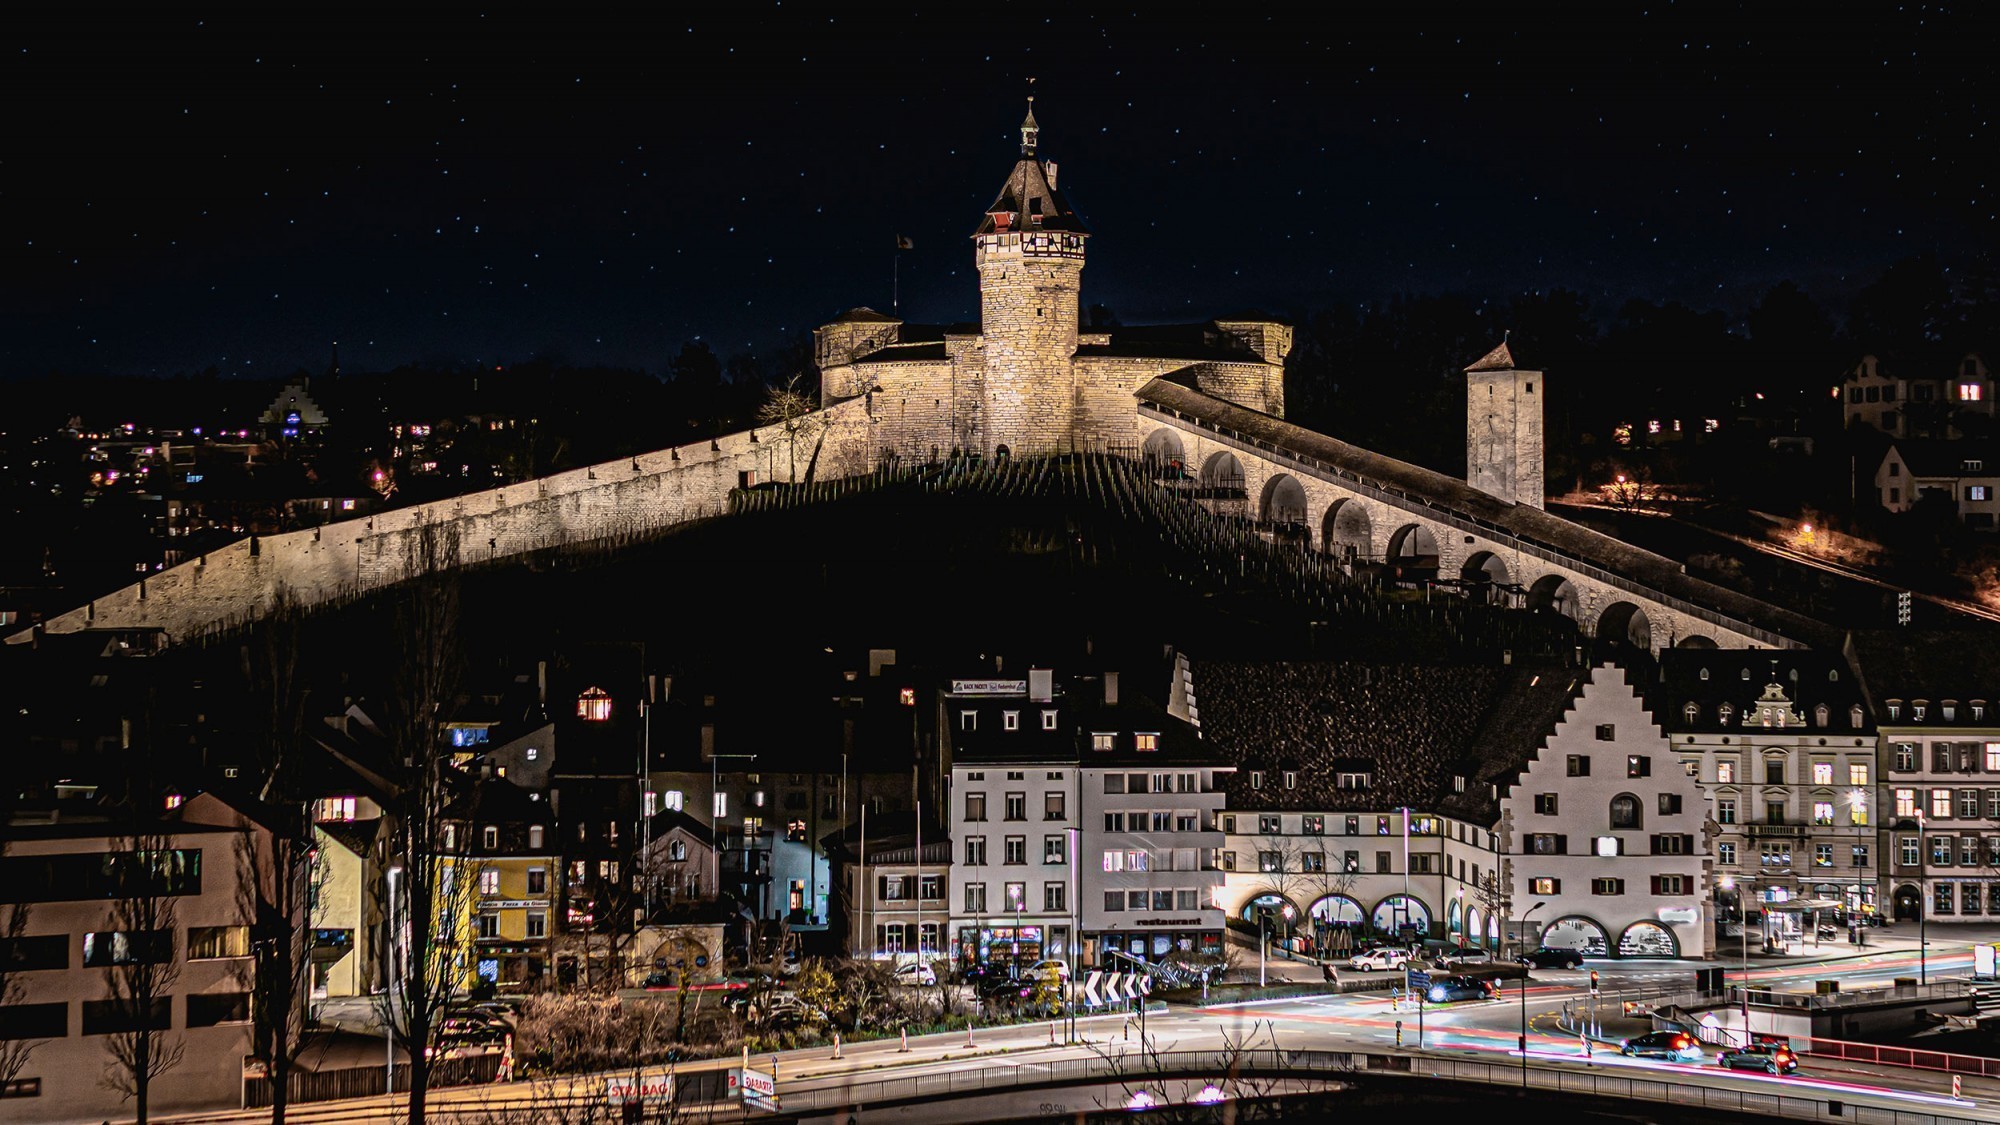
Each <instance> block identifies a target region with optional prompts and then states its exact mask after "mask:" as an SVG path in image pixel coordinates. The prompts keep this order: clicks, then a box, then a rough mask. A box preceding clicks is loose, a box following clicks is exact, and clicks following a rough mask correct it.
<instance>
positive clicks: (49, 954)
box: [0, 934, 69, 972]
mask: <svg viewBox="0 0 2000 1125" xmlns="http://www.w3.org/2000/svg"><path fill="white" fill-rule="evenodd" d="M67 968H69V935H68V934H47V935H43V936H39V937H24V938H0V969H5V970H9V971H15V970H18V971H21V972H31V971H33V970H35V969H67Z"/></svg>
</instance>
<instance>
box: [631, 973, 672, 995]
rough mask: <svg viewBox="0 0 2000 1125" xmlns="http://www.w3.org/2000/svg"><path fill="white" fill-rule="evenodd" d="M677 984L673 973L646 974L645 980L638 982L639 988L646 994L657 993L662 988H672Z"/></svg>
mask: <svg viewBox="0 0 2000 1125" xmlns="http://www.w3.org/2000/svg"><path fill="white" fill-rule="evenodd" d="M679 984H680V981H679V980H678V979H676V978H675V976H674V974H673V973H647V974H646V979H645V980H643V981H640V982H639V987H640V988H643V989H645V990H647V991H648V992H658V991H659V990H661V989H663V988H674V987H676V986H678V985H679Z"/></svg>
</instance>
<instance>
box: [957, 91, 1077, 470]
mask: <svg viewBox="0 0 2000 1125" xmlns="http://www.w3.org/2000/svg"><path fill="white" fill-rule="evenodd" d="M1029 90H1030V92H1029V95H1028V116H1027V118H1026V119H1025V120H1023V121H1022V122H1021V156H1020V159H1019V160H1018V161H1016V162H1015V164H1014V168H1013V171H1011V172H1010V173H1008V175H1007V181H1006V182H1005V183H1004V184H1002V185H1001V186H1000V192H999V194H998V195H996V196H995V197H994V199H993V202H992V203H991V204H990V205H989V206H988V207H987V208H986V214H985V216H984V217H983V218H982V219H981V221H980V223H979V227H978V229H977V230H975V231H973V235H972V239H973V261H974V264H975V265H976V266H977V267H978V270H979V329H980V336H981V342H982V345H983V353H984V366H985V370H984V372H983V376H982V379H983V385H984V388H983V393H982V394H980V395H979V396H978V398H977V401H978V403H979V411H978V415H977V416H976V417H972V418H969V419H966V420H964V422H963V423H962V424H961V427H960V437H961V438H962V440H964V442H965V444H966V446H967V447H969V448H971V449H976V450H979V451H981V452H983V453H986V454H989V455H991V454H997V453H999V452H1000V451H1001V447H1002V446H1005V447H1006V448H1007V452H1010V453H1015V454H1027V453H1049V452H1054V451H1056V450H1059V449H1068V448H1071V447H1072V446H1073V445H1074V444H1075V438H1074V434H1073V432H1072V427H1073V424H1074V421H1075V416H1076V407H1075V398H1076V388H1075V367H1074V363H1073V359H1074V357H1075V355H1076V345H1077V321H1078V308H1079V301H1080V295H1081V292H1082V288H1083V261H1084V241H1085V240H1086V239H1087V238H1088V237H1089V236H1090V232H1089V231H1088V230H1086V229H1085V228H1084V225H1083V222H1082V220H1080V219H1079V218H1077V215H1076V212H1075V211H1073V210H1071V208H1070V206H1069V202H1068V200H1066V199H1065V198H1064V197H1063V195H1062V192H1061V191H1060V190H1059V189H1058V188H1057V186H1056V176H1057V170H1056V165H1055V163H1054V162H1053V161H1050V160H1046V159H1043V157H1042V155H1041V126H1040V125H1039V124H1038V123H1037V122H1036V121H1035V98H1034V94H1033V87H1032V85H1031V86H1030V87H1029Z"/></svg>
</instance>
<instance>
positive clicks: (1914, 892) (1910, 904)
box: [1894, 883, 1924, 922]
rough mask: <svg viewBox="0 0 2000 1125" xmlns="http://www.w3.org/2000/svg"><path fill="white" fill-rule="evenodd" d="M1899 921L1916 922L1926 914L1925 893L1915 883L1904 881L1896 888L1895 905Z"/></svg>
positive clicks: (1896, 918)
mask: <svg viewBox="0 0 2000 1125" xmlns="http://www.w3.org/2000/svg"><path fill="white" fill-rule="evenodd" d="M1894 909H1895V912H1896V917H1895V920H1896V921H1898V922H1914V921H1916V920H1917V919H1919V918H1921V917H1923V915H1924V893H1923V892H1922V891H1920V890H1918V889H1917V888H1916V885H1915V884H1913V883H1904V884H1903V885H1902V886H1900V887H1897V888H1896V894H1895V906H1894Z"/></svg>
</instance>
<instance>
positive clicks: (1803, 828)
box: [1744, 824, 1812, 840]
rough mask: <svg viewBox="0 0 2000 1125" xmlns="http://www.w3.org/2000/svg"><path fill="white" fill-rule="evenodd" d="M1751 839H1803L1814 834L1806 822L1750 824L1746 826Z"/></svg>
mask: <svg viewBox="0 0 2000 1125" xmlns="http://www.w3.org/2000/svg"><path fill="white" fill-rule="evenodd" d="M1744 829H1745V831H1746V832H1747V833H1748V834H1749V836H1750V838H1751V839H1753V840H1754V839H1758V838H1760V837H1761V838H1767V839H1777V838H1782V839H1791V840H1797V839H1803V838H1804V837H1806V836H1809V835H1811V834H1812V827H1811V826H1810V825H1805V824H1749V825H1745V826H1744Z"/></svg>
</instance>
